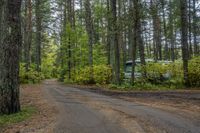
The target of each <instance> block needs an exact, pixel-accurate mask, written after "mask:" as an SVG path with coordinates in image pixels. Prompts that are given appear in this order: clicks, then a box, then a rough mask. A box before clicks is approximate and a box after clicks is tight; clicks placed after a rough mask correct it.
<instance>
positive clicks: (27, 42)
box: [24, 0, 32, 72]
mask: <svg viewBox="0 0 200 133" xmlns="http://www.w3.org/2000/svg"><path fill="white" fill-rule="evenodd" d="M26 6H27V7H26V8H27V13H26V15H27V16H25V23H26V24H25V33H24V34H25V38H24V50H25V51H24V56H25V57H24V59H25V63H26V65H25V68H26V72H27V71H29V66H30V50H31V43H32V2H31V0H28V1H27V5H26Z"/></svg>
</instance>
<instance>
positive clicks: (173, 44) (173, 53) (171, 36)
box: [169, 0, 175, 62]
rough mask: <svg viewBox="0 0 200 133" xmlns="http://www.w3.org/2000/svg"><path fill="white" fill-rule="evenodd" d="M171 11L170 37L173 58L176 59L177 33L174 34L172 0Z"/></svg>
mask: <svg viewBox="0 0 200 133" xmlns="http://www.w3.org/2000/svg"><path fill="white" fill-rule="evenodd" d="M169 4H170V11H169V39H170V43H171V51H170V52H171V60H172V61H173V62H174V61H175V37H174V36H175V35H174V17H173V15H174V14H173V4H172V0H170V3H169Z"/></svg>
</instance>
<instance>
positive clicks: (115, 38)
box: [110, 0, 121, 84]
mask: <svg viewBox="0 0 200 133" xmlns="http://www.w3.org/2000/svg"><path fill="white" fill-rule="evenodd" d="M110 4H111V11H112V25H113V27H112V32H113V33H112V34H113V43H114V52H115V83H116V84H120V83H121V81H120V50H119V41H118V25H117V1H116V0H111V3H110Z"/></svg>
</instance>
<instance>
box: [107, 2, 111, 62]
mask: <svg viewBox="0 0 200 133" xmlns="http://www.w3.org/2000/svg"><path fill="white" fill-rule="evenodd" d="M107 14H108V15H107V60H108V65H111V24H110V15H111V12H110V0H107Z"/></svg>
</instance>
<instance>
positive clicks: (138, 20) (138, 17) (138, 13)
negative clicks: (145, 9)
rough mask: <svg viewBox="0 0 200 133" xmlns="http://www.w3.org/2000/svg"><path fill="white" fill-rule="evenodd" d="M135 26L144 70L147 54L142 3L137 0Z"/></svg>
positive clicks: (143, 74) (144, 76)
mask: <svg viewBox="0 0 200 133" xmlns="http://www.w3.org/2000/svg"><path fill="white" fill-rule="evenodd" d="M135 1H136V2H135V25H136V27H135V28H136V29H135V30H136V39H137V43H138V44H137V45H138V47H139V54H140V61H141V65H142V67H143V68H144V67H145V65H146V62H145V53H144V41H143V37H142V24H141V16H142V11H141V10H140V9H142V7H141V3H140V1H139V0H135ZM142 76H143V78H146V70H145V69H143V71H142Z"/></svg>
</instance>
